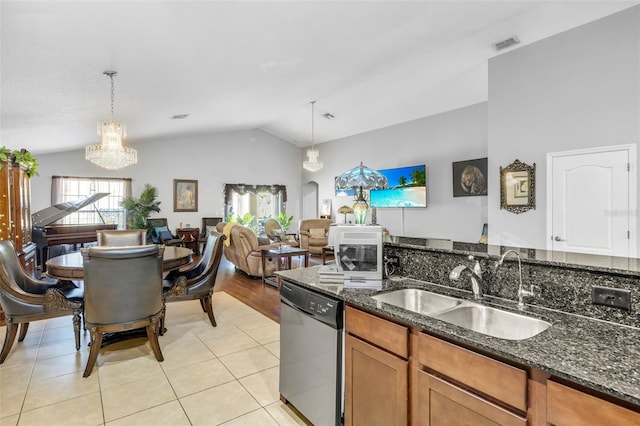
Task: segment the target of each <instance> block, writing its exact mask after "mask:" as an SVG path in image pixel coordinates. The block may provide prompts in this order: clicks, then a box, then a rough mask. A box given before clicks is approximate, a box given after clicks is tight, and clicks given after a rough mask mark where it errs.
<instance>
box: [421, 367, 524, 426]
mask: <svg viewBox="0 0 640 426" xmlns="http://www.w3.org/2000/svg"><path fill="white" fill-rule="evenodd" d="M417 388H418V407H417V409H416V410H415V411H414V412H413V413H412V415H413V416H414V418H415V420H416V422H415V423H416V424H417V425H419V426H427V425H428V426H460V425H473V426H497V425H505V426H508V425H514V426H515V425H517V426H524V425H526V424H527V420H526V419H524V418H522V417H520V416H518V415H516V414H513V413H511V412H510V411H507V410H505V409H504V408H502V407H499V406H497V405H495V404H492V403H491V402H489V401H486V400H484V399H482V398H480V397H479V396H477V395H474V394H472V393H470V392H468V391H466V390H464V389H461V388H459V387H457V386H454V385H453V384H451V383H448V382H446V381H444V380H442V379H440V378H438V377H435V376H433V375H431V374H428V373H425V372H423V371H420V372H418V383H417Z"/></svg>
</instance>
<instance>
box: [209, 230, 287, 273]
mask: <svg viewBox="0 0 640 426" xmlns="http://www.w3.org/2000/svg"><path fill="white" fill-rule="evenodd" d="M227 223H228V222H220V223H218V224H217V225H216V230H217V231H218V232H222V233H223V234H225V235H226V233H225V226H226V225H227ZM227 243H228V244H227ZM279 246H280V244H264V245H260V244H259V243H258V237H257V236H256V234H254V233H253V231H252V230H251V229H249V228H247V227H246V226H242V225H237V224H236V225H234V226H232V227H230V230H228V235H227V241H225V244H224V248H223V253H224V257H225V258H226V259H227V260H228V261H229V262H231V263H233V264H234V265H235V267H236V269H240V270H241V271H243V272H245V273H246V274H247V275H249V276H252V277H262V250H263V249H270V248H277V247H279ZM265 263H266V268H267V269H268V270H267V271H266V272H267V274H265V275H271V274H272V273H273V270H274V269H275V263H274V262H273V261H272V260H271V259H267V261H266V262H265Z"/></svg>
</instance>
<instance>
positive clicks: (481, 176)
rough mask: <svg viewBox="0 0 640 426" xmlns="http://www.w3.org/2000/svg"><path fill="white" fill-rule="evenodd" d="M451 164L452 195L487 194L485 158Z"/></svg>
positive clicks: (472, 195) (471, 195)
mask: <svg viewBox="0 0 640 426" xmlns="http://www.w3.org/2000/svg"><path fill="white" fill-rule="evenodd" d="M452 164H453V196H454V197H475V196H479V195H487V159H486V158H478V159H476V160H467V161H457V162H454V163H452Z"/></svg>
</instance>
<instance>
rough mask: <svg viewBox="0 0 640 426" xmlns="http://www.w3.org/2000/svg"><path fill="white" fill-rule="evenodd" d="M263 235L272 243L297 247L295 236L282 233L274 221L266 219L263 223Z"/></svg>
mask: <svg viewBox="0 0 640 426" xmlns="http://www.w3.org/2000/svg"><path fill="white" fill-rule="evenodd" d="M264 233H265V234H266V235H267V237H269V240H270V241H271V242H272V243H281V244H286V245H288V246H292V247H298V245H299V243H298V240H297V238H296V236H295V234H290V233H286V234H285V233H283V232H282V228H281V227H280V224H279V223H278V221H277V220H275V219H267V220H266V221H265V222H264ZM290 237H291V238H290Z"/></svg>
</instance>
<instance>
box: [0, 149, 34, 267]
mask: <svg viewBox="0 0 640 426" xmlns="http://www.w3.org/2000/svg"><path fill="white" fill-rule="evenodd" d="M9 157H10V159H9V161H8V162H7V163H5V162H1V165H2V169H1V170H0V240H11V242H13V246H14V247H15V249H16V253H17V254H18V258H19V259H20V263H21V264H22V267H23V268H24V270H25V271H26V272H27V274H29V275H31V276H33V275H34V274H35V268H36V246H35V244H34V243H33V242H32V241H31V185H30V181H29V176H28V175H27V173H26V172H25V170H24V168H23V167H21V166H20V165H19V164H16V163H14V162H13V158H14V157H13V156H11V155H10V156H9Z"/></svg>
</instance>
